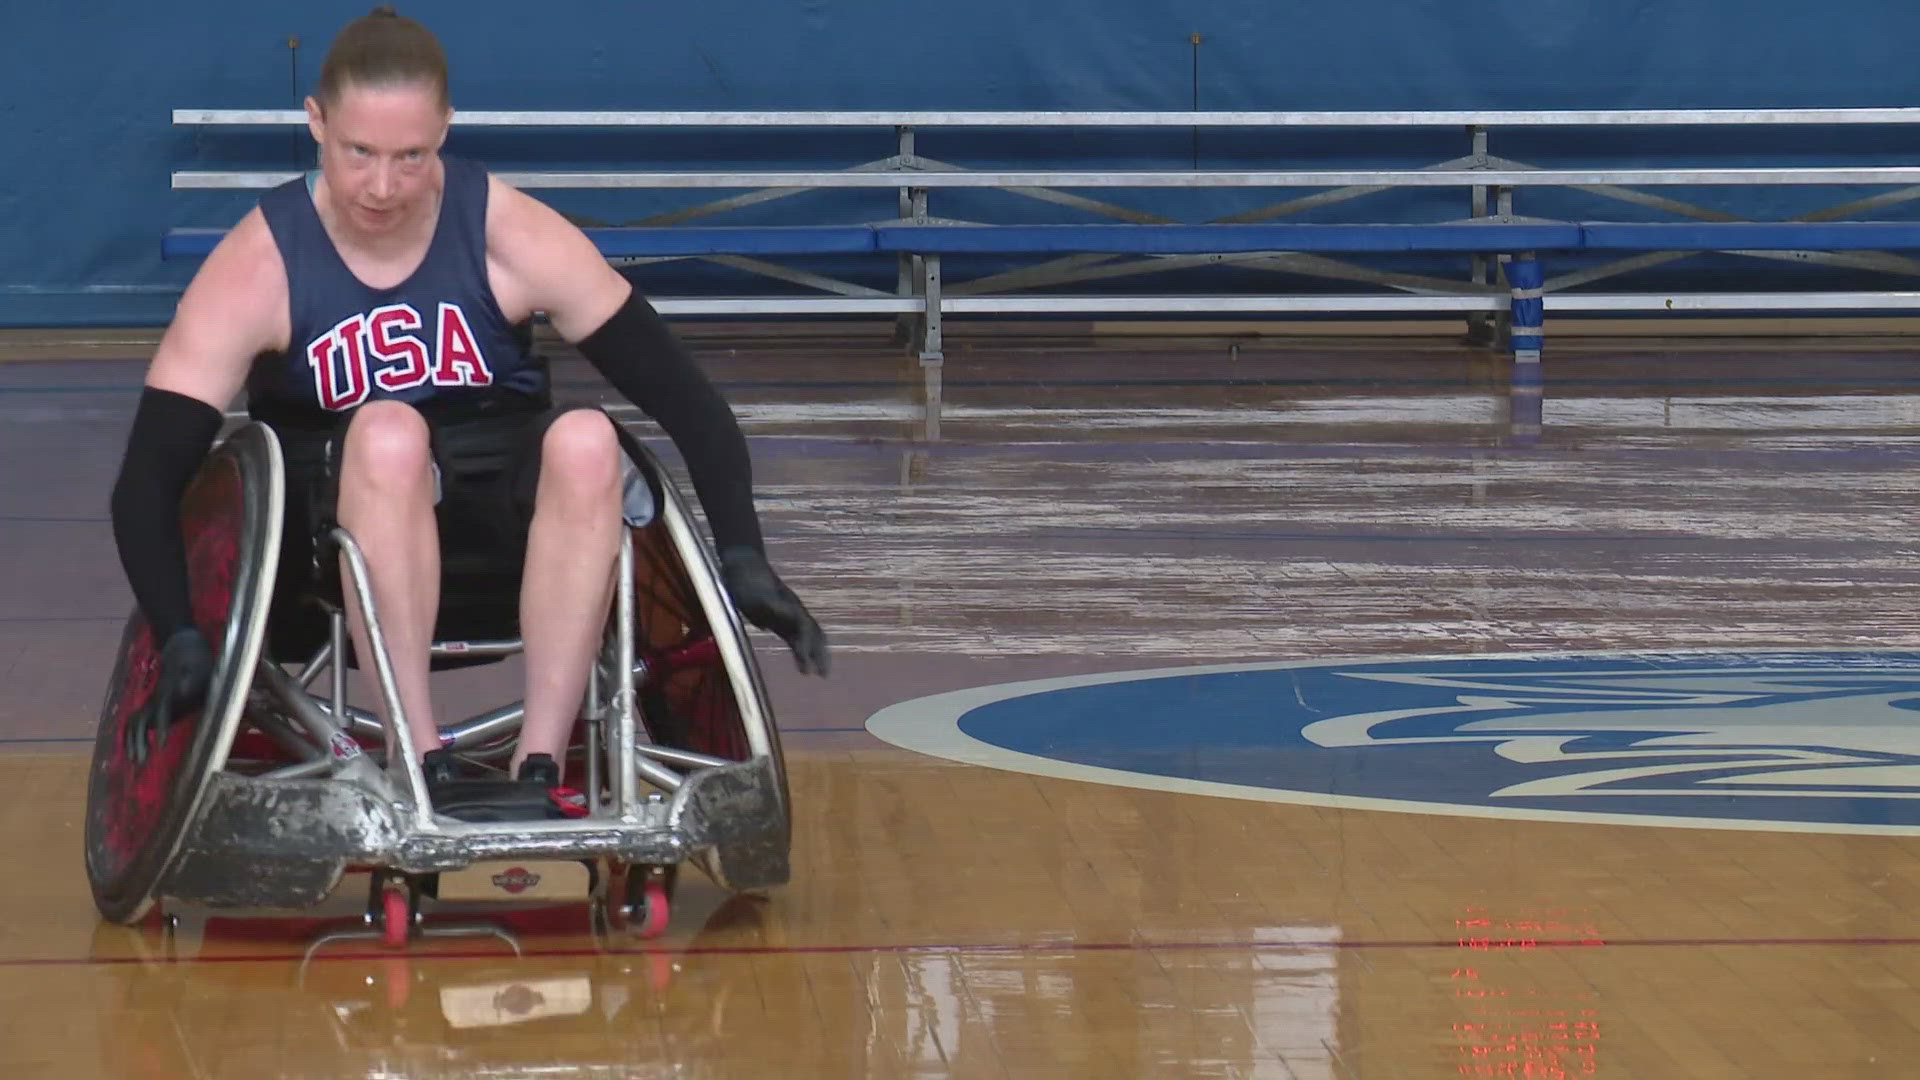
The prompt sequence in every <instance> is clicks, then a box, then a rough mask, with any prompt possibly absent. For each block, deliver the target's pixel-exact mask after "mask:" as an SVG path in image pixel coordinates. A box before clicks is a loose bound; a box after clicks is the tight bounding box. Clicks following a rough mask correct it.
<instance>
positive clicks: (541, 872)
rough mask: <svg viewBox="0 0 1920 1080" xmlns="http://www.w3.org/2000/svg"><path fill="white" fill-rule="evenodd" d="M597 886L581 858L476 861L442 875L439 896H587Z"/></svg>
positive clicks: (459, 898) (514, 898) (517, 899)
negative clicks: (504, 861) (579, 859)
mask: <svg viewBox="0 0 1920 1080" xmlns="http://www.w3.org/2000/svg"><path fill="white" fill-rule="evenodd" d="M592 890H593V874H592V872H591V871H589V870H588V869H587V866H586V864H585V863H582V862H579V861H577V860H565V859H546V860H522V861H516V862H510V863H497V862H496V863H475V864H474V865H472V866H469V867H467V868H465V869H463V870H452V871H448V872H446V873H443V874H441V875H440V882H439V885H438V886H437V891H436V896H437V897H438V899H439V900H441V901H442V902H450V901H466V902H473V901H487V900H493V901H505V902H513V903H519V902H526V901H532V900H559V901H577V900H584V899H586V898H587V897H588V895H589V894H590V893H591V892H592Z"/></svg>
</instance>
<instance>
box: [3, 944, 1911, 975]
mask: <svg viewBox="0 0 1920 1080" xmlns="http://www.w3.org/2000/svg"><path fill="white" fill-rule="evenodd" d="M1914 945H1920V938H1911V937H1907V938H1637V939H1625V940H1614V941H1601V940H1578V939H1567V940H1558V941H1498V942H1493V943H1491V944H1488V943H1486V942H1484V941H1481V940H1478V939H1457V938H1456V939H1451V940H1431V941H1329V940H1303V941H1138V942H1131V941H1112V942H1077V943H1052V944H1041V943H1007V942H982V943H977V944H954V943H935V944H922V945H912V944H894V945H887V944H867V945H710V946H708V945H695V946H692V947H689V948H678V949H676V948H672V947H661V948H637V949H583V948H568V949H538V948H527V947H525V946H524V945H522V947H521V954H520V956H519V957H516V958H515V959H522V960H538V959H580V958H584V957H596V956H721V957H725V956H835V955H853V954H861V953H869V954H881V955H888V954H893V955H905V954H914V953H936V954H937V953H1006V954H1015V955H1019V954H1025V955H1037V954H1041V953H1069V954H1071V953H1103V952H1140V953H1146V952H1227V951H1235V950H1238V951H1246V952H1305V951H1311V950H1329V951H1342V952H1345V951H1359V950H1393V949H1399V950H1406V951H1419V950H1440V949H1458V950H1466V951H1469V952H1529V951H1533V952H1537V951H1542V950H1558V949H1701V948H1728V947H1731V948H1820V947H1827V948H1862V947H1866V948H1893V947H1900V946H1914ZM305 957H306V952H305V950H304V949H302V950H301V951H299V952H285V953H250V954H243V955H236V956H200V957H176V958H167V957H147V958H142V957H136V956H127V957H48V958H43V959H27V958H16V959H0V968H33V967H122V966H126V965H133V964H180V965H192V964H268V963H295V962H299V961H301V960H303V959H305ZM396 957H397V958H402V959H408V960H495V961H497V960H502V959H506V958H509V957H513V954H512V953H511V952H510V951H507V950H505V949H501V950H496V951H481V950H449V951H444V952H442V951H433V952H418V953H408V952H395V951H388V950H371V949H369V950H357V951H341V952H331V951H330V952H322V953H319V954H317V955H315V956H314V957H313V958H312V962H314V963H319V962H322V961H328V962H338V961H343V960H388V959H394V958H396Z"/></svg>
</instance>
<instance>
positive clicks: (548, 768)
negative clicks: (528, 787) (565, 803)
mask: <svg viewBox="0 0 1920 1080" xmlns="http://www.w3.org/2000/svg"><path fill="white" fill-rule="evenodd" d="M514 778H515V779H516V780H519V781H520V782H521V783H523V784H539V785H540V786H541V787H549V788H555V787H559V786H560V766H559V764H558V763H556V762H555V761H554V760H553V755H552V754H528V755H527V757H526V760H524V761H522V762H521V763H520V772H519V773H518V774H517V775H516V776H515V777H514Z"/></svg>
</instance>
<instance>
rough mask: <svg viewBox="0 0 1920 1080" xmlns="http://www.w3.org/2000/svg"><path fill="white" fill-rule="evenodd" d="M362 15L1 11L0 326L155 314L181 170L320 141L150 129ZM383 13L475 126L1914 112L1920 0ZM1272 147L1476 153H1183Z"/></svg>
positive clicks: (1516, 152)
mask: <svg viewBox="0 0 1920 1080" xmlns="http://www.w3.org/2000/svg"><path fill="white" fill-rule="evenodd" d="M368 6H370V5H369V4H367V3H358V2H357V3H349V4H316V3H296V4H271V3H265V4H263V3H259V2H257V0H244V2H243V0H202V2H200V3H197V4H193V5H175V4H158V3H140V4H135V3H129V2H126V0H111V2H102V3H94V2H87V0H71V2H56V0H8V4H7V7H6V13H7V19H6V20H5V27H6V28H5V30H4V31H0V237H3V238H4V243H0V325H11V326H32V325H109V324H118V325H154V324H159V323H164V322H165V321H166V319H167V318H168V317H169V315H170V313H171V310H172V306H173V303H174V301H175V299H176V297H177V295H178V290H179V289H180V287H181V286H182V285H183V284H184V281H185V279H186V276H187V275H188V274H189V273H190V271H191V267H190V266H188V265H175V264H164V263H162V261H161V260H160V258H159V237H160V235H161V233H162V232H163V231H164V230H166V229H167V228H169V227H171V226H176V225H202V226H204V225H224V224H229V223H231V221H232V220H233V219H234V218H236V217H237V216H238V215H239V214H240V213H241V212H243V211H244V209H245V208H246V206H248V205H250V202H251V198H252V196H248V195H241V194H236V193H175V192H172V191H170V190H169V189H168V186H167V183H168V180H167V177H168V173H169V171H170V170H172V169H175V168H182V167H209V166H213V165H217V164H221V163H228V164H237V165H248V166H269V167H271V166H278V167H286V166H290V165H293V164H295V163H300V162H304V161H305V160H306V159H307V155H308V153H309V151H308V149H307V147H306V146H305V145H303V140H304V136H299V137H296V136H295V135H293V134H290V133H287V132H279V133H274V134H270V135H269V134H256V135H250V136H246V137H242V138H239V139H236V138H234V136H233V135H231V134H228V135H226V136H223V137H221V138H219V139H214V138H212V137H210V136H205V135H198V134H195V133H192V132H185V131H176V130H175V129H174V128H173V127H172V126H171V124H170V120H169V110H170V109H172V108H174V107H184V106H196V107H288V106H293V105H295V104H297V102H298V99H299V96H300V94H301V93H303V92H304V91H305V90H306V89H307V88H308V87H309V85H310V82H311V80H312V78H313V76H314V74H315V73H316V71H317V70H318V67H319V61H320V57H321V54H322V53H323V51H324V49H325V46H326V43H327V41H328V40H329V39H330V38H331V36H332V35H333V33H334V32H335V31H337V30H338V28H339V27H340V26H341V25H342V24H343V23H344V22H345V21H346V20H347V19H349V18H351V17H352V16H354V15H357V14H359V13H361V12H362V11H364V10H365V9H366V8H367V7H368ZM399 7H400V8H401V10H402V11H403V12H404V13H407V14H410V15H414V16H416V17H418V18H420V19H422V20H423V21H425V22H426V23H427V24H428V25H429V26H431V27H433V28H434V29H435V30H436V31H437V32H438V33H439V34H440V36H441V38H442V40H443V42H444V43H445V45H446V47H447V50H448V53H449V55H450V57H451V60H452V63H453V68H454V74H453V91H454V98H455V104H456V107H464V108H476V109H478V108H609V109H737V108H768V109H856V108H858V109H892V108H901V109H915V108H969V109H1185V108H1190V107H1193V106H1195V105H1196V104H1197V105H1198V107H1200V108H1203V109H1433V108H1512V109H1540V108H1556V107H1594V108H1616V107H1648V108H1652V107H1670V106H1703V107H1704V106H1721V107H1754V106H1781V107H1789V106H1890V105H1912V104H1920V101H1916V98H1917V97H1920V94H1917V93H1916V90H1917V89H1920V64H1917V63H1916V61H1915V59H1914V49H1913V42H1914V41H1916V40H1920V5H1915V4H1911V3H1904V2H1894V0H1884V2H1854V3H1843V2H1827V3H1819V4H1807V3H1800V2H1791V0H1600V2H1586V0H1347V2H1344V3H1331V2H1322V3H1290V4H1281V3H1273V2H1271V0H1261V2H1256V0H1184V2H1180V3H1174V2H1171V0H1161V2H1153V0H1125V2H1122V0H1045V2H1041V3H1035V2H1033V0H970V2H967V3H935V2H932V0H837V2H828V0H708V2H706V3H698V4H696V3H680V4H663V3H648V2H628V3H617V2H610V0H546V2H542V3H531V4H529V3H524V2H514V3H503V2H499V0H461V2H455V0H415V2H412V3H402V4H400V5H399ZM1195 33H1198V34H1200V35H1202V38H1203V42H1202V44H1201V45H1200V46H1199V48H1198V50H1197V59H1198V80H1197V100H1196V80H1195V62H1196V50H1195V49H1194V47H1193V46H1192V45H1191V44H1190V42H1189V38H1190V35H1192V34H1195ZM290 38H297V39H298V40H299V47H298V48H297V49H290V48H289V47H288V41H289V39H290ZM571 138H575V139H577V138H578V137H577V136H576V137H571ZM924 138H925V142H924V143H923V147H922V150H923V152H925V153H929V154H936V155H939V156H945V157H951V158H956V159H958V160H961V161H962V162H964V163H966V164H987V163H990V162H991V161H992V160H993V159H994V158H995V157H996V155H997V154H1001V153H1004V154H1005V155H1006V160H1009V161H1012V160H1020V161H1023V162H1034V161H1042V160H1055V161H1062V162H1071V161H1074V160H1076V159H1081V160H1084V159H1086V158H1089V157H1096V158H1099V159H1100V160H1111V161H1115V162H1132V163H1139V162H1146V163H1150V164H1159V165H1167V166H1178V165H1181V164H1190V163H1191V161H1192V154H1193V151H1194V144H1193V137H1192V135H1191V134H1190V133H1186V132H1173V133H1160V134H1158V135H1152V136H1140V135H1135V136H1128V137H1126V138H1125V139H1122V140H1118V141H1116V140H1111V139H1091V138H1081V139H1074V138H1061V137H1060V136H1058V135H1042V136H1038V137H1035V136H1031V135H1029V136H1026V137H1024V138H1020V139H1017V140H1008V139H1006V138H1004V137H997V138H999V141H998V142H996V141H995V139H996V137H995V136H991V135H969V136H955V137H952V138H950V139H948V140H947V141H945V142H942V143H938V144H936V143H934V142H933V137H932V136H927V137H924ZM1768 139H1769V140H1771V141H1763V142H1749V143H1748V144H1746V145H1743V146H1734V145H1731V144H1729V145H1728V146H1727V147H1725V148H1726V149H1733V150H1738V151H1740V152H1741V155H1744V156H1745V159H1747V160H1760V159H1761V158H1762V156H1763V155H1765V154H1768V153H1770V152H1774V151H1777V152H1779V153H1780V154H1782V155H1784V156H1785V158H1784V159H1785V160H1795V161H1806V162H1809V163H1819V162H1820V161H1822V160H1832V159H1834V157H1835V156H1836V155H1838V154H1841V153H1846V154H1848V155H1849V157H1850V159H1853V160H1858V159H1859V158H1860V157H1861V156H1862V154H1863V152H1864V153H1865V156H1871V157H1873V158H1876V159H1879V160H1888V161H1904V162H1907V163H1911V158H1910V157H1909V156H1908V155H1909V154H1910V151H1911V150H1912V147H1910V146H1906V145H1897V144H1895V143H1893V142H1891V141H1890V140H1891V135H1890V134H1889V133H1888V132H1885V131H1882V130H1877V129H1876V130H1875V131H1869V132H1850V133H1842V134H1839V135H1831V134H1828V135H1821V134H1818V133H1804V132H1803V133H1793V134H1791V135H1789V136H1785V137H1783V136H1781V135H1773V136H1769V137H1768ZM1698 140H1699V136H1698V135H1697V134H1686V135H1683V136H1677V137H1674V138H1672V139H1670V140H1669V141H1668V142H1667V144H1666V145H1664V146H1660V145H1653V146H1651V147H1650V146H1648V145H1643V144H1633V145H1627V144H1620V145H1614V144H1612V143H1610V142H1608V141H1607V140H1606V139H1595V140H1593V141H1592V142H1579V141H1576V142H1574V143H1571V144H1569V143H1567V142H1564V141H1563V142H1560V143H1557V144H1556V143H1553V142H1552V141H1551V140H1549V141H1548V142H1545V143H1539V142H1535V143H1528V142H1527V141H1526V140H1524V139H1521V140H1518V141H1515V142H1509V143H1507V144H1504V145H1496V146H1495V151H1496V152H1506V153H1509V154H1511V155H1513V156H1516V157H1522V158H1528V157H1529V156H1530V155H1531V156H1532V157H1543V156H1548V157H1558V158H1560V159H1564V160H1578V159H1579V158H1581V157H1582V156H1583V155H1589V154H1590V155H1593V156H1599V157H1612V158H1614V159H1616V160H1618V159H1620V158H1621V157H1635V156H1640V157H1642V158H1645V159H1647V160H1658V159H1659V155H1661V154H1663V153H1665V154H1668V155H1670V156H1668V157H1667V158H1666V160H1676V159H1680V158H1684V157H1686V156H1687V155H1689V154H1696V153H1697V152H1698V151H1700V150H1701V149H1702V146H1701V144H1700V143H1699V141H1698ZM889 141H890V136H889V135H888V134H887V133H873V134H870V135H866V136H849V137H842V138H839V139H837V140H836V139H833V138H822V137H820V136H818V135H812V136H805V137H801V138H797V139H796V138H785V139H782V138H768V139H756V138H752V137H743V136H741V135H739V134H735V135H734V136H732V137H730V138H726V139H712V138H707V137H705V136H698V137H696V136H684V137H681V138H678V139H676V138H673V137H667V136H661V135H649V136H645V137H631V136H627V137H596V141H595V142H593V144H592V147H591V150H590V152H589V151H588V150H587V149H586V148H584V147H583V145H582V144H581V143H579V142H570V141H567V140H556V139H539V138H534V139H524V138H523V139H519V140H512V139H504V140H503V137H500V136H492V137H482V136H477V135H476V136H474V137H470V138H465V139H463V138H462V137H461V136H459V135H456V143H455V147H454V148H455V149H456V150H459V151H464V152H467V153H469V154H471V155H473V156H477V157H481V158H482V159H483V160H488V161H489V162H490V163H497V164H512V163H515V162H526V163H550V162H555V161H567V160H575V159H583V158H585V157H588V156H591V157H593V158H594V159H595V160H601V161H604V160H607V158H606V155H608V154H628V155H632V156H633V157H635V158H639V159H642V160H644V159H646V158H647V157H648V156H649V152H650V150H651V149H654V148H658V149H659V150H660V155H659V157H658V161H659V163H660V164H661V165H662V166H663V167H672V166H676V165H681V164H685V163H689V162H691V161H695V160H706V161H710V162H714V163H738V164H741V165H771V166H775V167H778V166H781V165H788V166H796V167H797V166H806V165H811V164H816V163H818V164H831V163H837V161H838V160H840V159H839V158H837V157H836V155H838V154H842V153H853V154H859V155H862V156H873V157H878V156H881V155H883V154H885V153H886V152H888V148H889V147H888V143H889ZM1276 150H1277V152H1278V153H1279V154H1280V155H1282V157H1283V158H1284V159H1285V160H1287V161H1291V162H1298V163H1303V164H1314V163H1319V164H1332V163H1337V162H1340V161H1343V160H1346V161H1355V162H1380V163H1389V162H1396V161H1403V160H1404V161H1407V162H1411V163H1424V162H1423V161H1422V159H1423V158H1424V160H1425V161H1431V160H1436V159H1437V158H1438V157H1440V156H1444V155H1448V154H1453V153H1459V152H1463V151H1464V141H1463V137H1462V136H1460V135H1459V134H1458V133H1451V132H1428V133H1421V134H1419V135H1418V137H1415V138H1410V139H1405V140H1393V139H1387V138H1383V137H1381V136H1379V135H1372V136H1366V137H1356V136H1354V135H1352V134H1342V133H1327V132H1307V133H1274V134H1272V135H1269V136H1266V137H1264V138H1262V137H1251V136H1238V137H1233V136H1228V135H1224V134H1221V135H1216V134H1213V133H1208V134H1205V135H1203V136H1202V137H1201V141H1200V159H1201V160H1200V164H1201V165H1203V166H1205V165H1229V164H1234V163H1238V162H1241V161H1247V162H1252V161H1259V162H1261V163H1265V164H1272V163H1274V162H1275V160H1276V159H1275V157H1274V156H1272V155H1273V154H1274V153H1275V152H1276ZM1647 155H1653V156H1652V157H1647ZM1714 160H1731V159H1730V158H1726V157H1718V158H1715V159H1714ZM1809 194H1810V193H1806V192H1798V193H1796V192H1772V193H1767V192H1752V193H1748V197H1747V202H1746V203H1744V204H1738V205H1734V204H1727V205H1729V208H1730V209H1735V210H1737V211H1740V212H1743V213H1749V214H1754V215H1758V216H1765V215H1769V214H1778V213H1783V212H1788V211H1791V210H1792V209H1795V208H1796V206H1798V205H1799V203H1797V202H1796V200H1803V199H1804V198H1806V197H1808V196H1809ZM878 197H879V198H880V199H881V200H882V203H883V204H884V203H885V202H886V201H888V200H887V197H886V196H878ZM1109 197H1113V198H1116V200H1119V199H1121V198H1122V196H1118V195H1111V194H1110V196H1109ZM1449 197H1451V198H1455V199H1458V198H1460V196H1459V195H1457V194H1455V195H1452V196H1449ZM608 198H609V197H606V196H601V197H599V198H598V199H595V198H593V197H579V198H576V199H573V201H571V202H569V204H568V205H567V206H566V207H565V208H566V209H569V210H570V211H572V212H575V213H577V214H580V215H582V216H586V217H593V218H597V219H600V220H609V221H619V220H630V219H631V218H634V217H638V216H640V214H641V213H642V212H645V211H649V210H652V209H657V208H658V207H657V205H655V204H652V203H646V202H644V201H643V200H630V201H628V202H624V203H618V204H616V203H614V202H609V201H608ZM653 198H658V197H653ZM823 198H826V199H828V200H829V201H828V202H826V203H815V204H808V203H806V202H804V201H797V202H794V203H790V204H773V205H771V206H768V207H765V208H762V209H761V210H760V211H758V212H757V215H758V216H757V217H752V218H743V219H737V220H760V221H774V220H795V218H794V217H792V216H791V215H796V214H800V215H825V216H840V217H847V218H848V219H850V220H860V219H868V218H875V217H882V216H886V213H887V212H888V211H887V210H886V208H885V206H884V205H881V206H879V207H878V208H877V212H869V210H870V209H873V208H868V207H854V206H851V205H846V206H839V205H834V204H832V203H831V200H832V199H834V198H839V199H842V200H845V199H846V198H849V196H846V195H844V194H843V195H840V196H825V197H823ZM979 198H982V199H990V196H984V195H983V196H979ZM1249 198H1251V199H1253V200H1256V201H1254V202H1251V203H1249V202H1246V201H1245V200H1247V199H1249ZM1259 198H1260V195H1259V193H1214V194H1210V195H1201V196H1193V197H1191V198H1189V199H1188V200H1187V201H1185V202H1182V201H1181V197H1180V196H1176V195H1172V194H1169V193H1161V194H1155V193H1152V192H1136V193H1128V194H1127V195H1126V196H1125V197H1124V199H1125V201H1130V202H1132V203H1133V204H1135V205H1142V206H1146V207H1149V208H1159V209H1163V210H1166V211H1167V212H1170V213H1175V214H1178V215H1180V216H1188V217H1193V218H1198V217H1200V216H1204V215H1207V214H1210V213H1214V212H1223V211H1224V210H1225V209H1231V208H1233V207H1234V206H1239V205H1257V204H1258V203H1257V200H1258V199H1259ZM1233 200H1241V201H1238V202H1235V201H1233ZM1822 200H1824V201H1834V200H1832V199H1827V198H1826V196H1825V193H1822V194H1821V198H1820V199H1816V200H1815V201H1814V203H1813V205H1817V204H1818V203H1819V202H1820V201H1822ZM556 201H562V202H567V201H568V198H561V199H557V200H556ZM940 209H941V208H940V207H938V206H936V212H938V211H939V210H940ZM963 209H964V210H969V211H973V210H979V211H980V212H981V213H990V212H992V208H991V207H984V206H983V207H974V206H967V205H964V204H963V205H960V206H957V207H956V206H949V207H947V212H949V213H958V212H960V210H963ZM1523 209H1526V208H1523ZM1554 209H1560V208H1554ZM1009 212H1010V213H1016V214H1017V213H1018V211H1009ZM1360 212H1362V213H1364V212H1366V211H1364V210H1362V211H1360ZM1421 212H1423V211H1422V210H1420V209H1418V208H1414V207H1410V206H1409V207H1402V208H1399V209H1394V210H1390V211H1388V213H1390V214H1392V213H1409V214H1411V213H1421ZM1536 212H1539V211H1536ZM783 214H785V215H789V217H787V218H785V219H783V218H782V217H781V215H783ZM849 215H850V216H849ZM667 284H669V285H671V284H672V282H671V281H670V280H669V281H668V282H667Z"/></svg>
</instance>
